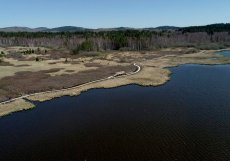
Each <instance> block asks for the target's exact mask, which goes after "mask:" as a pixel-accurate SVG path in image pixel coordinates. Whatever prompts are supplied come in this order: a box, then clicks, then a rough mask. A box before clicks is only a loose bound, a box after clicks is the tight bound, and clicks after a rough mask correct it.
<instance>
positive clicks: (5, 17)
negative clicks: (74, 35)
mask: <svg viewBox="0 0 230 161" xmlns="http://www.w3.org/2000/svg"><path fill="white" fill-rule="evenodd" d="M229 6H230V0H113V1H111V0H0V27H9V26H27V27H32V28H35V27H49V28H52V27H59V26H78V27H87V28H107V27H135V28H142V27H157V26H164V25H169V26H179V27H184V26H194V25H206V24H212V23H229V22H230V9H229Z"/></svg>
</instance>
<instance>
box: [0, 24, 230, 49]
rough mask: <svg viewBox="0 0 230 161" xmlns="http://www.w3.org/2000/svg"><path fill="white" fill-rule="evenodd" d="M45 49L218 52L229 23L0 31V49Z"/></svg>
mask: <svg viewBox="0 0 230 161" xmlns="http://www.w3.org/2000/svg"><path fill="white" fill-rule="evenodd" d="M17 45H20V46H45V47H53V48H57V47H60V48H68V49H72V50H76V51H79V50H86V51H101V50H135V51H136V50H153V49H159V48H167V47H195V48H199V49H219V48H226V47H230V24H214V25H207V26H194V27H185V28H179V29H175V30H156V31H152V30H145V29H143V30H134V29H127V30H123V31H97V32H95V31H84V32H0V46H17Z"/></svg>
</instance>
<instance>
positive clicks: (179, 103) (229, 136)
mask: <svg viewBox="0 0 230 161" xmlns="http://www.w3.org/2000/svg"><path fill="white" fill-rule="evenodd" d="M171 70H172V72H173V75H172V79H171V81H169V82H168V83H167V84H165V85H163V86H159V87H140V86H137V85H129V86H124V87H119V88H113V89H95V90H90V91H88V92H85V93H83V94H81V95H80V96H76V97H61V98H58V99H54V100H51V101H47V102H43V103H36V105H37V108H35V109H33V110H29V111H26V112H19V113H15V114H12V115H9V116H6V117H3V118H1V119H0V160H1V161H9V160H12V161H14V160H15V161H46V160H48V161H75V160H76V161H78V160H79V161H153V160H156V161H229V160H230V65H217V66H206V65H183V66H180V67H176V68H172V69H171Z"/></svg>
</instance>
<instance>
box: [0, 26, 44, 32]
mask: <svg viewBox="0 0 230 161" xmlns="http://www.w3.org/2000/svg"><path fill="white" fill-rule="evenodd" d="M47 29H48V28H46V27H39V28H33V29H32V28H29V27H6V28H0V32H41V31H45V30H47Z"/></svg>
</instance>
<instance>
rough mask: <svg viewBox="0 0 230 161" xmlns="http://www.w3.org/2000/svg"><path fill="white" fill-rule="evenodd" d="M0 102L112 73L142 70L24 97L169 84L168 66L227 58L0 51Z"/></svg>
mask: <svg viewBox="0 0 230 161" xmlns="http://www.w3.org/2000/svg"><path fill="white" fill-rule="evenodd" d="M0 52H1V53H3V54H2V57H1V62H0V101H1V102H3V101H7V100H9V99H12V98H16V97H20V96H23V95H27V94H33V93H37V92H44V91H50V90H58V89H64V88H68V87H74V86H77V85H80V84H84V83H87V82H90V81H94V80H98V79H102V78H106V77H109V76H111V75H114V74H115V73H117V72H121V71H124V72H126V73H129V72H133V71H135V70H136V67H135V66H134V65H133V63H137V64H138V65H140V66H141V68H142V70H141V71H140V72H139V73H137V74H135V75H131V76H124V77H121V78H116V79H110V80H105V81H101V82H96V83H93V84H89V85H87V86H81V87H79V88H78V87H76V88H73V89H71V90H66V91H56V92H52V93H47V94H41V95H35V96H30V97H28V98H27V99H29V100H33V101H45V100H49V99H52V98H55V97H60V96H64V95H78V94H80V93H81V92H82V91H86V90H88V89H92V88H112V87H117V86H122V85H127V84H139V85H144V86H150V85H151V86H157V85H161V84H164V83H165V82H167V81H168V80H170V74H171V72H170V70H169V69H168V68H169V67H173V66H177V65H182V64H228V63H230V59H229V58H225V57H223V56H221V55H218V54H214V52H215V51H194V50H193V49H185V48H175V49H163V50H157V51H141V52H132V51H126V52H118V51H116V52H95V53H87V52H85V53H84V52H83V53H80V54H78V55H72V54H71V52H70V51H68V50H65V49H49V48H41V47H33V48H29V47H8V48H3V47H1V48H0ZM32 107H33V104H31V103H29V102H27V101H26V100H24V99H19V100H16V101H13V102H10V103H7V104H1V105H0V116H3V115H6V114H9V113H11V112H15V111H20V110H24V109H29V108H32Z"/></svg>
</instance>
